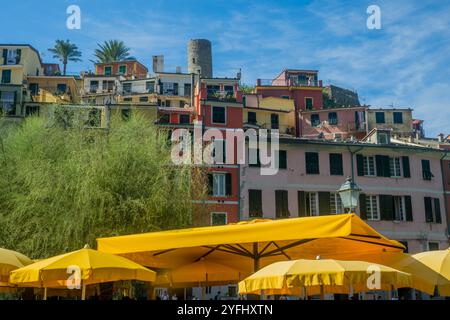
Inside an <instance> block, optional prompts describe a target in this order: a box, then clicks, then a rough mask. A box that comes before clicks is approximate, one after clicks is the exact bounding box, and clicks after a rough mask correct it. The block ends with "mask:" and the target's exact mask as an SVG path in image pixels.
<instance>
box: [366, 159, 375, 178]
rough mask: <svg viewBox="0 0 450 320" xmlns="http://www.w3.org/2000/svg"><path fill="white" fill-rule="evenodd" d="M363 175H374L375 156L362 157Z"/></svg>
mask: <svg viewBox="0 0 450 320" xmlns="http://www.w3.org/2000/svg"><path fill="white" fill-rule="evenodd" d="M363 164H364V175H365V176H369V177H373V176H375V157H373V156H368V157H364V162H363Z"/></svg>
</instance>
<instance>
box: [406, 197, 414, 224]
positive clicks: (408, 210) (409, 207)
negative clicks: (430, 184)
mask: <svg viewBox="0 0 450 320" xmlns="http://www.w3.org/2000/svg"><path fill="white" fill-rule="evenodd" d="M405 211H406V221H413V213H412V204H411V196H405Z"/></svg>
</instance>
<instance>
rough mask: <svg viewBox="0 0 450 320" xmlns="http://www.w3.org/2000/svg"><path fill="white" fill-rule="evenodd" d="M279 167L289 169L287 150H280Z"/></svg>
mask: <svg viewBox="0 0 450 320" xmlns="http://www.w3.org/2000/svg"><path fill="white" fill-rule="evenodd" d="M278 160H279V165H278V168H279V169H287V152H286V150H280V151H279V152H278Z"/></svg>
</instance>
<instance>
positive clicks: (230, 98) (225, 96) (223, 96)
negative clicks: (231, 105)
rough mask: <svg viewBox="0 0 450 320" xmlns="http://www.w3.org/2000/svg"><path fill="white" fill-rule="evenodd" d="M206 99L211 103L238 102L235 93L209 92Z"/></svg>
mask: <svg viewBox="0 0 450 320" xmlns="http://www.w3.org/2000/svg"><path fill="white" fill-rule="evenodd" d="M206 99H207V100H211V101H223V102H237V99H236V95H235V94H234V92H233V91H221V90H207V94H206Z"/></svg>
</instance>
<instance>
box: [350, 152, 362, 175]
mask: <svg viewBox="0 0 450 320" xmlns="http://www.w3.org/2000/svg"><path fill="white" fill-rule="evenodd" d="M352 161H353V159H352ZM356 168H357V171H358V176H364V156H363V155H362V154H357V155H356Z"/></svg>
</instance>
